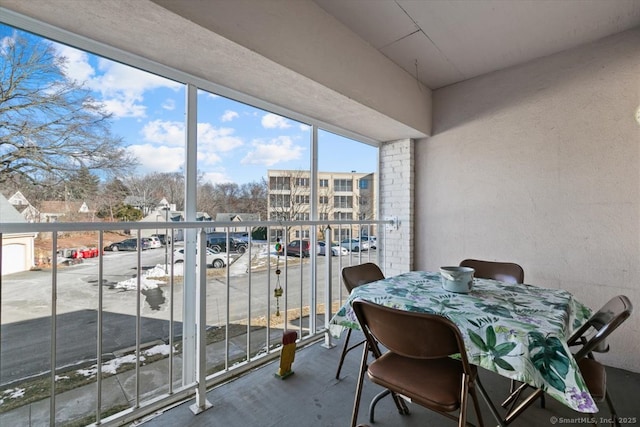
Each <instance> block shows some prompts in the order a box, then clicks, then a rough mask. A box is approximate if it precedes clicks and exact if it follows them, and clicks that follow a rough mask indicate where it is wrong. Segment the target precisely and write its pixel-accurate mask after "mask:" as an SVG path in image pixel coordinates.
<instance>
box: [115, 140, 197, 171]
mask: <svg viewBox="0 0 640 427" xmlns="http://www.w3.org/2000/svg"><path fill="white" fill-rule="evenodd" d="M127 150H129V151H130V152H131V153H132V154H133V155H134V156H136V157H137V158H138V161H139V162H140V166H141V167H142V169H143V170H145V171H147V172H151V171H155V172H177V171H179V170H180V167H181V166H182V165H183V164H184V148H183V147H166V146H157V145H153V144H140V145H130V146H129V147H127Z"/></svg>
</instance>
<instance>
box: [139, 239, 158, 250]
mask: <svg viewBox="0 0 640 427" xmlns="http://www.w3.org/2000/svg"><path fill="white" fill-rule="evenodd" d="M142 240H146V241H147V243H148V245H149V249H158V248H161V247H162V242H161V241H160V239H159V238H158V237H157V236H151V237H143V238H142Z"/></svg>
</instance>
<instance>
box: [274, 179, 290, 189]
mask: <svg viewBox="0 0 640 427" xmlns="http://www.w3.org/2000/svg"><path fill="white" fill-rule="evenodd" d="M269 189H270V190H291V178H290V177H288V176H272V177H270V178H269Z"/></svg>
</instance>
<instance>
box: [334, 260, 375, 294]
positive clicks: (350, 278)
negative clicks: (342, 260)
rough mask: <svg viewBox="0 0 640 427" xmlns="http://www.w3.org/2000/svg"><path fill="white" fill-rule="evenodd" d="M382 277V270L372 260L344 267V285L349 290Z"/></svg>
mask: <svg viewBox="0 0 640 427" xmlns="http://www.w3.org/2000/svg"><path fill="white" fill-rule="evenodd" d="M382 279H384V274H383V273H382V270H380V267H378V266H377V265H376V264H374V263H372V262H366V263H364V264H360V265H353V266H351V267H345V268H343V269H342V280H343V281H344V286H345V287H346V288H347V290H348V291H349V292H351V291H352V290H353V288H357V287H358V286H360V285H364V284H366V283H371V282H375V281H377V280H382Z"/></svg>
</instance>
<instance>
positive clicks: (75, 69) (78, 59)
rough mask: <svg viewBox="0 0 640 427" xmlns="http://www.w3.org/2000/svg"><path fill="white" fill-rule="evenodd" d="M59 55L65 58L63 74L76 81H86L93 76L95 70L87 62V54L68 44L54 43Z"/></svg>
mask: <svg viewBox="0 0 640 427" xmlns="http://www.w3.org/2000/svg"><path fill="white" fill-rule="evenodd" d="M54 47H55V50H56V51H57V53H58V55H59V56H64V57H65V58H66V59H67V62H66V69H65V75H66V76H67V78H69V79H71V80H75V81H76V82H78V83H80V84H82V83H88V82H89V81H90V80H91V79H92V78H94V76H95V70H94V69H93V67H92V66H91V65H90V64H89V55H87V53H86V52H83V51H81V50H78V49H74V48H72V47H69V46H65V45H60V44H54Z"/></svg>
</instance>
